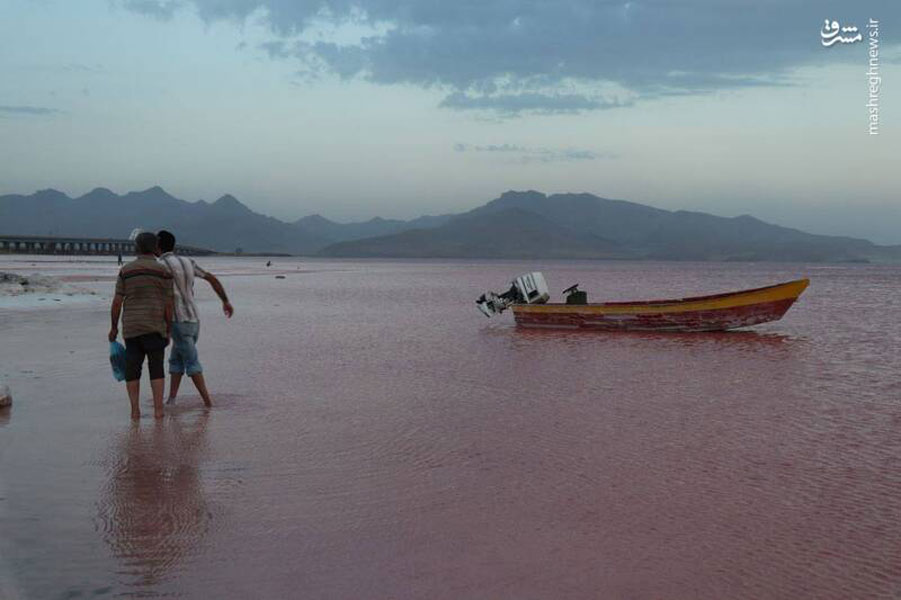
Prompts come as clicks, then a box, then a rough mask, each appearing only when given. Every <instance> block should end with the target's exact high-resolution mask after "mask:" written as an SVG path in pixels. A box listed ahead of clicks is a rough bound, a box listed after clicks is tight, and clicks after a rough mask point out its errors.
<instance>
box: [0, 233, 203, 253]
mask: <svg viewBox="0 0 901 600" xmlns="http://www.w3.org/2000/svg"><path fill="white" fill-rule="evenodd" d="M177 248H178V253H179V254H185V255H188V256H205V255H209V254H216V253H215V252H214V251H212V250H207V249H205V248H197V247H194V246H182V245H181V244H178V246H177ZM134 249H135V243H134V242H133V241H131V240H120V239H114V238H79V237H54V236H39V235H0V254H92V255H98V254H99V255H111V256H116V255H117V254H122V255H123V256H128V255H130V254H134Z"/></svg>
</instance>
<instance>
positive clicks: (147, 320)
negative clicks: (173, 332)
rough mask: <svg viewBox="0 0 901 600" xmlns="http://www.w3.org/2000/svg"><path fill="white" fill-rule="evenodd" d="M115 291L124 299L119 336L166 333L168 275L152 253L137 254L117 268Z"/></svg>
mask: <svg viewBox="0 0 901 600" xmlns="http://www.w3.org/2000/svg"><path fill="white" fill-rule="evenodd" d="M116 295H117V296H122V298H123V299H124V303H123V307H122V337H123V338H125V339H128V338H133V337H137V336H139V335H144V334H145V333H159V334H160V335H162V336H165V335H166V305H167V304H168V303H169V302H171V301H172V298H173V291H172V276H171V275H170V274H169V272H168V271H166V269H165V268H163V266H162V265H160V264H159V263H158V262H156V260H154V259H153V258H152V257H146V256H139V257H138V258H136V259H135V260H133V261H131V262H130V263H128V264H127V265H125V266H124V267H122V268H121V269H120V270H119V277H118V278H117V279H116Z"/></svg>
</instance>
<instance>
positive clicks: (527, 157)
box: [454, 143, 619, 163]
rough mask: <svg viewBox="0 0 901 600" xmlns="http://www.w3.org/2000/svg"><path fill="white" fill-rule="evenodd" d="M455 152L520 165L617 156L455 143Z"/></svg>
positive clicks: (515, 146) (592, 152) (581, 151)
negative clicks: (491, 156)
mask: <svg viewBox="0 0 901 600" xmlns="http://www.w3.org/2000/svg"><path fill="white" fill-rule="evenodd" d="M454 151H455V152H484V153H489V154H500V155H507V156H512V157H514V158H515V159H516V160H517V162H521V163H533V162H540V163H552V162H572V161H582V160H599V159H615V158H619V155H617V154H613V153H609V152H596V151H594V150H581V149H576V148H547V147H543V146H541V147H535V148H532V147H529V146H520V145H517V144H488V145H484V146H479V145H472V144H463V143H456V144H454Z"/></svg>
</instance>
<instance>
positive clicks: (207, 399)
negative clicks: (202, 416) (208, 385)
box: [203, 398, 213, 408]
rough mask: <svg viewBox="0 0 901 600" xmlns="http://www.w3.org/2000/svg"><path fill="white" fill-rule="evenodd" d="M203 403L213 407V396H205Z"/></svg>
mask: <svg viewBox="0 0 901 600" xmlns="http://www.w3.org/2000/svg"><path fill="white" fill-rule="evenodd" d="M203 405H204V406H206V407H207V408H213V399H212V398H204V400H203Z"/></svg>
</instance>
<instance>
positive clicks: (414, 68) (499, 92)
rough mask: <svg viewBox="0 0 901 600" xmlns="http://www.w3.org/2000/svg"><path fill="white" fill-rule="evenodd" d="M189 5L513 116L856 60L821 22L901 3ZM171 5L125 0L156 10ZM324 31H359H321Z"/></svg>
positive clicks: (288, 0)
mask: <svg viewBox="0 0 901 600" xmlns="http://www.w3.org/2000/svg"><path fill="white" fill-rule="evenodd" d="M182 2H183V3H184V4H186V5H188V4H190V5H192V6H193V7H194V8H195V9H196V11H197V13H198V14H199V15H200V16H201V17H202V18H203V19H205V20H208V21H215V20H232V21H238V22H240V21H244V20H247V19H249V18H253V19H254V20H259V21H261V22H263V23H264V24H265V25H266V26H267V27H268V29H269V31H270V33H271V36H272V45H270V46H269V47H268V48H267V51H268V52H269V54H270V55H271V56H272V57H273V58H275V59H279V60H297V61H299V62H300V63H301V64H302V65H303V68H304V69H307V70H310V71H315V72H319V73H332V74H336V75H338V76H340V77H342V78H350V77H360V78H362V79H365V80H367V81H371V82H373V83H377V84H385V85H391V84H412V85H416V86H420V87H424V88H438V89H441V90H443V91H444V92H445V94H446V97H445V99H444V101H443V102H442V106H444V107H447V108H450V109H455V110H478V111H487V112H495V113H501V114H507V115H511V114H519V113H533V112H538V113H560V112H564V113H565V112H582V111H592V110H604V109H610V108H619V107H627V106H631V105H633V104H635V103H636V102H640V101H645V100H653V99H657V98H661V97H665V96H673V95H694V94H708V93H711V92H714V91H717V90H722V89H741V88H746V87H750V86H779V85H789V84H791V80H790V79H789V77H790V73H791V71H792V69H793V68H795V67H798V66H801V65H805V64H813V63H823V64H828V63H830V62H835V61H853V60H859V59H860V56H859V54H860V53H859V52H856V50H857V49H858V48H855V47H848V48H839V49H831V48H830V49H824V48H823V47H822V46H821V44H820V38H819V31H820V28H821V27H822V23H823V20H824V19H826V18H835V19H840V20H841V22H842V23H843V24H849V25H850V24H857V25H860V26H862V25H863V24H864V23H866V22H867V19H868V18H869V16H871V15H878V17H879V18H880V20H882V21H885V22H889V21H897V20H899V18H901V3H898V2H890V1H889V0H863V1H861V2H858V3H849V2H847V1H846V0H785V1H784V2H779V3H767V2H760V1H759V0H736V1H733V2H721V1H717V0H681V1H679V2H672V1H670V0H638V1H631V0H630V1H626V2H622V1H619V0H617V1H613V0H567V1H566V2H559V1H554V0H534V1H533V0H528V1H527V0H522V1H516V0H356V1H353V0H321V1H317V2H311V1H304V0H182ZM177 4H178V3H177V2H175V1H171V0H170V1H167V0H129V1H127V2H126V6H129V7H131V8H132V9H133V10H139V11H142V12H145V13H148V14H154V13H156V14H160V15H170V14H171V12H172V11H173V10H174V6H176V5H177ZM323 31H339V32H341V31H344V32H345V33H346V32H348V31H349V32H357V35H337V36H332V39H322V35H321V34H322V32H323ZM326 38H328V36H326ZM888 41H889V40H888V38H883V42H884V43H885V44H886V46H887V45H888ZM886 49H888V48H887V47H886ZM833 50H835V51H833ZM611 86H612V87H613V88H615V89H617V90H618V91H619V93H617V94H613V95H611V94H610V93H609V89H610V88H611Z"/></svg>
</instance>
